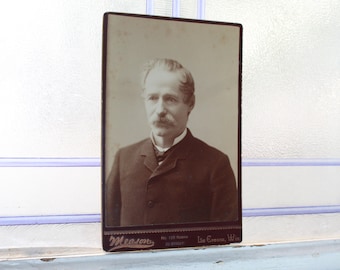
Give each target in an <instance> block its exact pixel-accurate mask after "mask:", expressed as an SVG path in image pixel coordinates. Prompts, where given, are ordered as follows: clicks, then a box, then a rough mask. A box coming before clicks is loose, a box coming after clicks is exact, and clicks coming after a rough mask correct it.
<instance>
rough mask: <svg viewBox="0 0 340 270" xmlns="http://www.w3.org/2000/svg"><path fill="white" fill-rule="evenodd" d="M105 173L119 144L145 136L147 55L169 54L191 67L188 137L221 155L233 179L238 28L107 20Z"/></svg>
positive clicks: (118, 19)
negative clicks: (192, 103) (226, 159)
mask: <svg viewBox="0 0 340 270" xmlns="http://www.w3.org/2000/svg"><path fill="white" fill-rule="evenodd" d="M108 29H109V30H108V36H107V41H108V47H107V70H106V71H107V73H106V76H107V78H106V81H107V84H106V123H105V124H106V132H105V135H106V140H105V141H106V145H105V147H106V150H107V151H106V168H107V170H106V174H108V173H109V170H110V168H111V166H112V162H113V158H114V154H115V152H116V151H117V150H118V148H120V147H123V146H126V145H129V144H131V143H134V142H137V141H140V140H142V139H144V138H146V137H147V136H149V134H150V128H149V126H148V123H147V119H146V114H145V109H144V102H143V99H142V98H141V91H142V90H141V85H140V78H141V77H140V73H141V70H142V66H143V64H144V63H145V62H146V61H147V60H149V59H152V58H157V57H159V58H171V59H175V60H177V61H179V62H180V63H181V64H182V65H183V66H185V67H186V68H187V69H189V70H190V72H191V73H192V75H193V77H194V80H195V94H196V105H195V108H194V109H193V111H192V112H191V115H190V117H189V122H188V127H189V129H190V130H191V131H192V133H193V135H194V136H195V137H197V138H199V139H201V140H203V141H205V142H206V143H208V144H210V145H211V146H214V147H216V148H217V149H219V150H221V151H222V152H224V153H226V154H227V155H228V156H229V158H230V161H231V165H232V168H233V170H234V173H235V176H236V177H237V170H238V167H237V155H238V152H237V151H238V102H239V100H238V98H239V96H238V82H239V81H238V74H239V69H238V68H239V60H238V59H239V37H240V33H239V28H238V27H235V26H229V25H217V24H201V23H192V22H189V23H188V22H186V23H183V22H179V21H168V20H155V19H145V18H138V17H123V16H118V17H113V16H111V17H110V18H109V22H108Z"/></svg>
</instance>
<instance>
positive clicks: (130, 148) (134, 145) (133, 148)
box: [119, 138, 150, 153]
mask: <svg viewBox="0 0 340 270" xmlns="http://www.w3.org/2000/svg"><path fill="white" fill-rule="evenodd" d="M148 141H150V139H149V138H146V139H143V140H140V141H138V142H135V143H132V144H129V145H126V146H123V147H121V148H120V149H119V152H120V153H130V152H135V151H138V150H139V149H141V147H142V146H144V145H145V144H146V143H148Z"/></svg>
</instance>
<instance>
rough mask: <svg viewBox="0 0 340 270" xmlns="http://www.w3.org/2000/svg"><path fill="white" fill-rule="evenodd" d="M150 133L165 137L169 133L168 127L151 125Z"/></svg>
mask: <svg viewBox="0 0 340 270" xmlns="http://www.w3.org/2000/svg"><path fill="white" fill-rule="evenodd" d="M152 133H153V134H154V135H156V136H159V137H166V136H169V134H170V132H169V129H168V128H165V127H153V128H152Z"/></svg>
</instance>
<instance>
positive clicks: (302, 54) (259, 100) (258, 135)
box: [0, 0, 340, 248]
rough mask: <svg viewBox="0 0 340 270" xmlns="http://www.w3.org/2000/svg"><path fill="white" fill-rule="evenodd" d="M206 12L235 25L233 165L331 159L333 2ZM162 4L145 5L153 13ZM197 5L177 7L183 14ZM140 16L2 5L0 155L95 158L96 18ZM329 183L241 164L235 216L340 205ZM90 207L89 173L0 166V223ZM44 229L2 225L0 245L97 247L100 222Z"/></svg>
mask: <svg viewBox="0 0 340 270" xmlns="http://www.w3.org/2000/svg"><path fill="white" fill-rule="evenodd" d="M205 3H206V9H205V14H206V19H209V20H223V21H231V22H238V23H242V24H243V26H244V47H243V123H242V130H243V147H242V151H243V158H254V159H258V158H266V159H267V161H268V162H269V163H270V160H271V159H273V158H307V159H308V158H318V159H320V160H322V159H325V158H331V157H332V158H340V140H339V139H338V138H340V89H339V87H340V81H339V80H340V74H339V72H340V53H339V47H340V32H339V29H340V2H339V1H337V0H334V1H332V0H326V1H322V2H313V1H308V0H304V1H299V2H296V1H292V0H289V1H287V0H279V1H273V0H272V1H266V2H263V1H246V0H245V1H221V0H211V1H208V0H207V1H205ZM170 7H171V6H170V5H168V3H167V1H154V10H155V14H161V15H171V10H170ZM196 8H197V5H196V2H195V1H181V12H180V13H181V16H183V17H191V18H195V17H196V12H193V10H196ZM145 10H146V7H145V1H132V0H131V1H126V0H116V1H95V2H94V1H89V0H86V1H85V0H84V1H76V0H74V1H64V0H62V1H61V0H56V1H43V0H41V1H38V0H33V1H29V2H27V1H15V2H13V3H12V2H10V1H6V2H2V3H1V4H0V32H1V36H0V74H1V80H0V124H1V133H0V138H1V139H0V157H99V156H100V84H101V34H102V28H101V27H102V15H103V13H104V12H106V11H126V12H136V13H141V14H144V13H145ZM339 176H340V173H339V166H331V167H327V166H317V167H292V168H289V167H265V166H262V167H256V168H253V167H245V168H243V201H244V207H247V208H252V207H265V208H271V207H278V206H280V207H288V206H313V205H326V206H327V205H339V204H340V195H339V190H340V182H339ZM99 206H100V172H99V168H82V167H79V168H71V169H70V168H6V167H0V217H3V216H30V215H56V214H61V215H63V214H81V213H99V211H100V207H99ZM46 226H47V227H46ZM46 226H45V225H44V226H33V227H31V226H1V227H0V234H1V235H0V238H1V239H4V240H1V248H8V247H25V246H26V247H32V246H37V245H39V246H53V243H56V244H58V246H69V245H72V246H83V245H85V246H87V247H98V241H99V238H97V236H94V234H95V233H98V235H99V233H100V232H98V231H97V229H98V228H99V224H90V225H89V226H90V227H91V229H90V230H89V231H87V229H85V230H83V229H82V228H83V227H82V225H67V226H66V225H46ZM69 227H71V230H70V231H67V230H66V231H65V230H64V229H65V228H69ZM339 228H340V219H339V214H325V215H301V216H286V217H255V218H246V219H245V225H244V229H245V242H248V243H269V242H275V241H299V240H301V239H302V240H309V239H320V238H322V239H327V238H339V237H340V232H339ZM45 230H47V233H48V235H49V237H45V238H44V237H43V236H44V235H47V234H45V233H46V231H45ZM86 234H87V235H86ZM84 235H86V239H85V238H83V237H84ZM87 240H88V241H87ZM82 241H85V244H83V243H84V242H82Z"/></svg>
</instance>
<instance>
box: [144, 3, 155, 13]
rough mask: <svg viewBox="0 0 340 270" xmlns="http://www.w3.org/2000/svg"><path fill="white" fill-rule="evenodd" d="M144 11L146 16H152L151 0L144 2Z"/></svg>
mask: <svg viewBox="0 0 340 270" xmlns="http://www.w3.org/2000/svg"><path fill="white" fill-rule="evenodd" d="M145 4H146V7H145V8H146V10H145V13H146V14H147V15H153V0H146V3H145Z"/></svg>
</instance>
